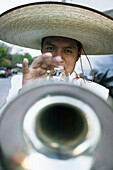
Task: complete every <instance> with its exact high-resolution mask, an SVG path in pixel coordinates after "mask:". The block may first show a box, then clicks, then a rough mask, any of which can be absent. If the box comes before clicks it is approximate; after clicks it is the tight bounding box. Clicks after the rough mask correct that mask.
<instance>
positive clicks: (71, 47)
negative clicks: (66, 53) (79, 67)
mask: <svg viewBox="0 0 113 170" xmlns="http://www.w3.org/2000/svg"><path fill="white" fill-rule="evenodd" d="M64 48H70V49H73V48H75V47H74V46H66V47H64Z"/></svg>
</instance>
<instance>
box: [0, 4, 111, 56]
mask: <svg viewBox="0 0 113 170" xmlns="http://www.w3.org/2000/svg"><path fill="white" fill-rule="evenodd" d="M48 36H62V37H68V38H73V39H76V40H78V41H80V42H81V43H82V44H83V47H84V50H85V52H86V54H90V55H92V54H97V55H98V54H113V18H111V17H109V16H107V15H105V14H103V13H101V12H99V11H96V10H94V9H91V8H88V7H84V6H80V5H75V4H69V3H61V2H38V3H32V4H27V5H23V6H19V7H16V8H13V9H11V10H8V11H6V12H4V13H3V14H1V15H0V40H2V41H5V42H8V43H11V44H15V45H19V46H22V47H28V48H32V49H38V50H40V48H41V39H42V38H44V37H48Z"/></svg>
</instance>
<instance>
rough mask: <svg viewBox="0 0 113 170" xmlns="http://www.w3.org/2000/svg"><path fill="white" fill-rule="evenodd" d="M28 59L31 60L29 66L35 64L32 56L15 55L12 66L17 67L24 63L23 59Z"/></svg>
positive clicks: (26, 54)
mask: <svg viewBox="0 0 113 170" xmlns="http://www.w3.org/2000/svg"><path fill="white" fill-rule="evenodd" d="M24 58H27V59H28V60H29V64H31V63H32V62H33V58H32V56H31V55H30V54H28V53H25V54H18V53H16V54H14V55H12V65H13V66H15V65H16V64H17V63H21V64H22V63H23V59H24Z"/></svg>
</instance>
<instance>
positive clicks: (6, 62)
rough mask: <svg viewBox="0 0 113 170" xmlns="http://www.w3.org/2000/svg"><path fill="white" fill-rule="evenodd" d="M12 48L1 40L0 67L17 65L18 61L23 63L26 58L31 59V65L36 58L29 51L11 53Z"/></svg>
mask: <svg viewBox="0 0 113 170" xmlns="http://www.w3.org/2000/svg"><path fill="white" fill-rule="evenodd" d="M11 50H12V48H11V47H8V46H7V45H5V44H2V43H1V42H0V67H15V66H16V65H17V63H19V64H22V63H23V59H24V58H27V59H28V60H29V65H31V63H32V62H33V60H34V59H33V58H32V56H31V55H30V54H29V53H25V54H19V53H15V54H11Z"/></svg>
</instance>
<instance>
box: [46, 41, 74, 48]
mask: <svg viewBox="0 0 113 170" xmlns="http://www.w3.org/2000/svg"><path fill="white" fill-rule="evenodd" d="M44 45H50V46H54V47H57V46H56V45H55V44H52V43H50V42H45V43H44ZM63 48H70V49H74V48H75V47H74V46H73V45H72V46H65V47H63Z"/></svg>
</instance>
